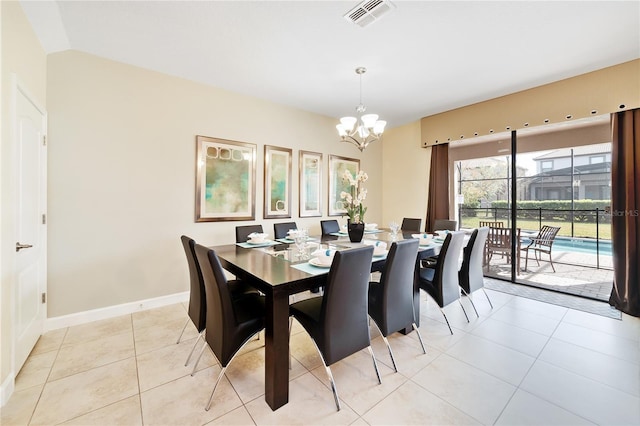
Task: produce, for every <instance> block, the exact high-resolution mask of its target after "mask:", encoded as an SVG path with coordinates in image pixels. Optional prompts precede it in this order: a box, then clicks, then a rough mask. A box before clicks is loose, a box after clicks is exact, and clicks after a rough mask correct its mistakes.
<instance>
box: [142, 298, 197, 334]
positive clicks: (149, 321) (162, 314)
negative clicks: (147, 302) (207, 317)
mask: <svg viewBox="0 0 640 426" xmlns="http://www.w3.org/2000/svg"><path fill="white" fill-rule="evenodd" d="M188 318H189V316H188V315H187V310H186V309H185V307H184V306H183V305H182V304H181V303H175V304H173V305H167V306H163V307H161V308H155V309H149V310H146V311H141V312H134V313H133V314H131V319H132V321H133V327H134V328H135V329H136V330H140V329H143V328H146V327H153V326H155V325H157V324H159V323H163V322H166V321H173V320H182V326H184V323H185V322H186V321H187V319H188ZM179 334H180V331H178V333H176V337H175V338H176V339H177V338H178V335H179Z"/></svg>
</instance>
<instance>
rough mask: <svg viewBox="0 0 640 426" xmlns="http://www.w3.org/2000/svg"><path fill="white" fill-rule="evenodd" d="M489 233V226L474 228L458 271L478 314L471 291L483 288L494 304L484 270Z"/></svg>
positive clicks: (460, 282)
mask: <svg viewBox="0 0 640 426" xmlns="http://www.w3.org/2000/svg"><path fill="white" fill-rule="evenodd" d="M488 235H489V227H487V226H485V227H482V228H478V229H474V230H473V232H472V233H471V237H469V242H467V245H466V247H465V248H464V249H463V250H462V267H461V268H460V272H459V273H458V277H459V280H458V282H459V284H460V287H461V288H462V291H463V292H464V294H465V295H467V296H468V297H469V301H470V302H471V306H473V310H474V311H476V315H478V310H477V309H476V305H475V304H474V303H473V299H472V298H471V293H473V292H474V291H476V290H480V289H482V291H483V292H484V295H485V296H487V300H488V301H489V305H490V306H491V309H493V304H492V303H491V299H489V295H488V294H487V292H486V290H485V289H484V273H483V271H482V264H483V261H484V247H485V245H486V243H487V236H488Z"/></svg>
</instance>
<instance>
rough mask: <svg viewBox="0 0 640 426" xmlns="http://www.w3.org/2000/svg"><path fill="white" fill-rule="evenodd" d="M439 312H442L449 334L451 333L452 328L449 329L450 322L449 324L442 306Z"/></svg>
mask: <svg viewBox="0 0 640 426" xmlns="http://www.w3.org/2000/svg"><path fill="white" fill-rule="evenodd" d="M440 312H442V316H443V317H444V320H445V321H446V322H447V327H449V332H450V333H451V335H453V330H452V329H451V324H449V320H448V319H447V315H446V314H445V313H444V310H443V309H442V308H440Z"/></svg>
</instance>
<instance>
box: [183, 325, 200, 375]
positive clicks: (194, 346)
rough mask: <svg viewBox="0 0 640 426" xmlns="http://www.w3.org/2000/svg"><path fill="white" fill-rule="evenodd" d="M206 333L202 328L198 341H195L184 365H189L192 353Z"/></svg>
mask: <svg viewBox="0 0 640 426" xmlns="http://www.w3.org/2000/svg"><path fill="white" fill-rule="evenodd" d="M203 335H204V330H202V331H201V332H200V334H198V337H196V341H195V342H193V347H192V348H191V352H189V356H188V357H187V361H186V362H185V363H184V366H185V367H186V366H187V365H189V360H190V359H191V355H193V351H194V350H195V349H196V346H197V345H198V341H199V340H200V338H201V337H202V336H203Z"/></svg>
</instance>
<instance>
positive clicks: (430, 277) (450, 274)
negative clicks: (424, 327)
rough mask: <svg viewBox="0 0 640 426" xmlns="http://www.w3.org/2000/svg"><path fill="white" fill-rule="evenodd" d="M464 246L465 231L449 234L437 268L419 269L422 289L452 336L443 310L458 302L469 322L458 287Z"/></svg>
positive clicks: (441, 250) (439, 256) (419, 280)
mask: <svg viewBox="0 0 640 426" xmlns="http://www.w3.org/2000/svg"><path fill="white" fill-rule="evenodd" d="M463 244H464V232H463V231H455V232H450V233H448V234H447V237H446V238H445V240H444V243H443V244H442V248H441V249H440V254H439V255H438V262H437V264H436V267H435V268H419V271H418V273H419V275H418V277H419V279H418V282H419V285H420V289H422V290H424V291H425V292H427V294H428V295H429V296H431V298H432V299H433V300H434V301H435V302H436V303H437V304H438V306H439V307H440V312H442V315H443V316H444V320H445V321H446V322H447V326H448V327H449V331H450V332H451V334H453V330H452V329H451V325H450V324H449V320H448V319H447V315H446V314H445V313H444V310H443V309H442V308H444V307H445V306H447V305H449V304H450V303H453V302H455V301H456V300H457V301H458V302H460V306H462V311H463V312H464V316H465V317H466V318H467V322H469V317H468V316H467V311H466V310H465V309H464V305H463V304H462V301H460V286H459V285H458V259H459V258H460V253H461V251H462V246H463Z"/></svg>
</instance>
